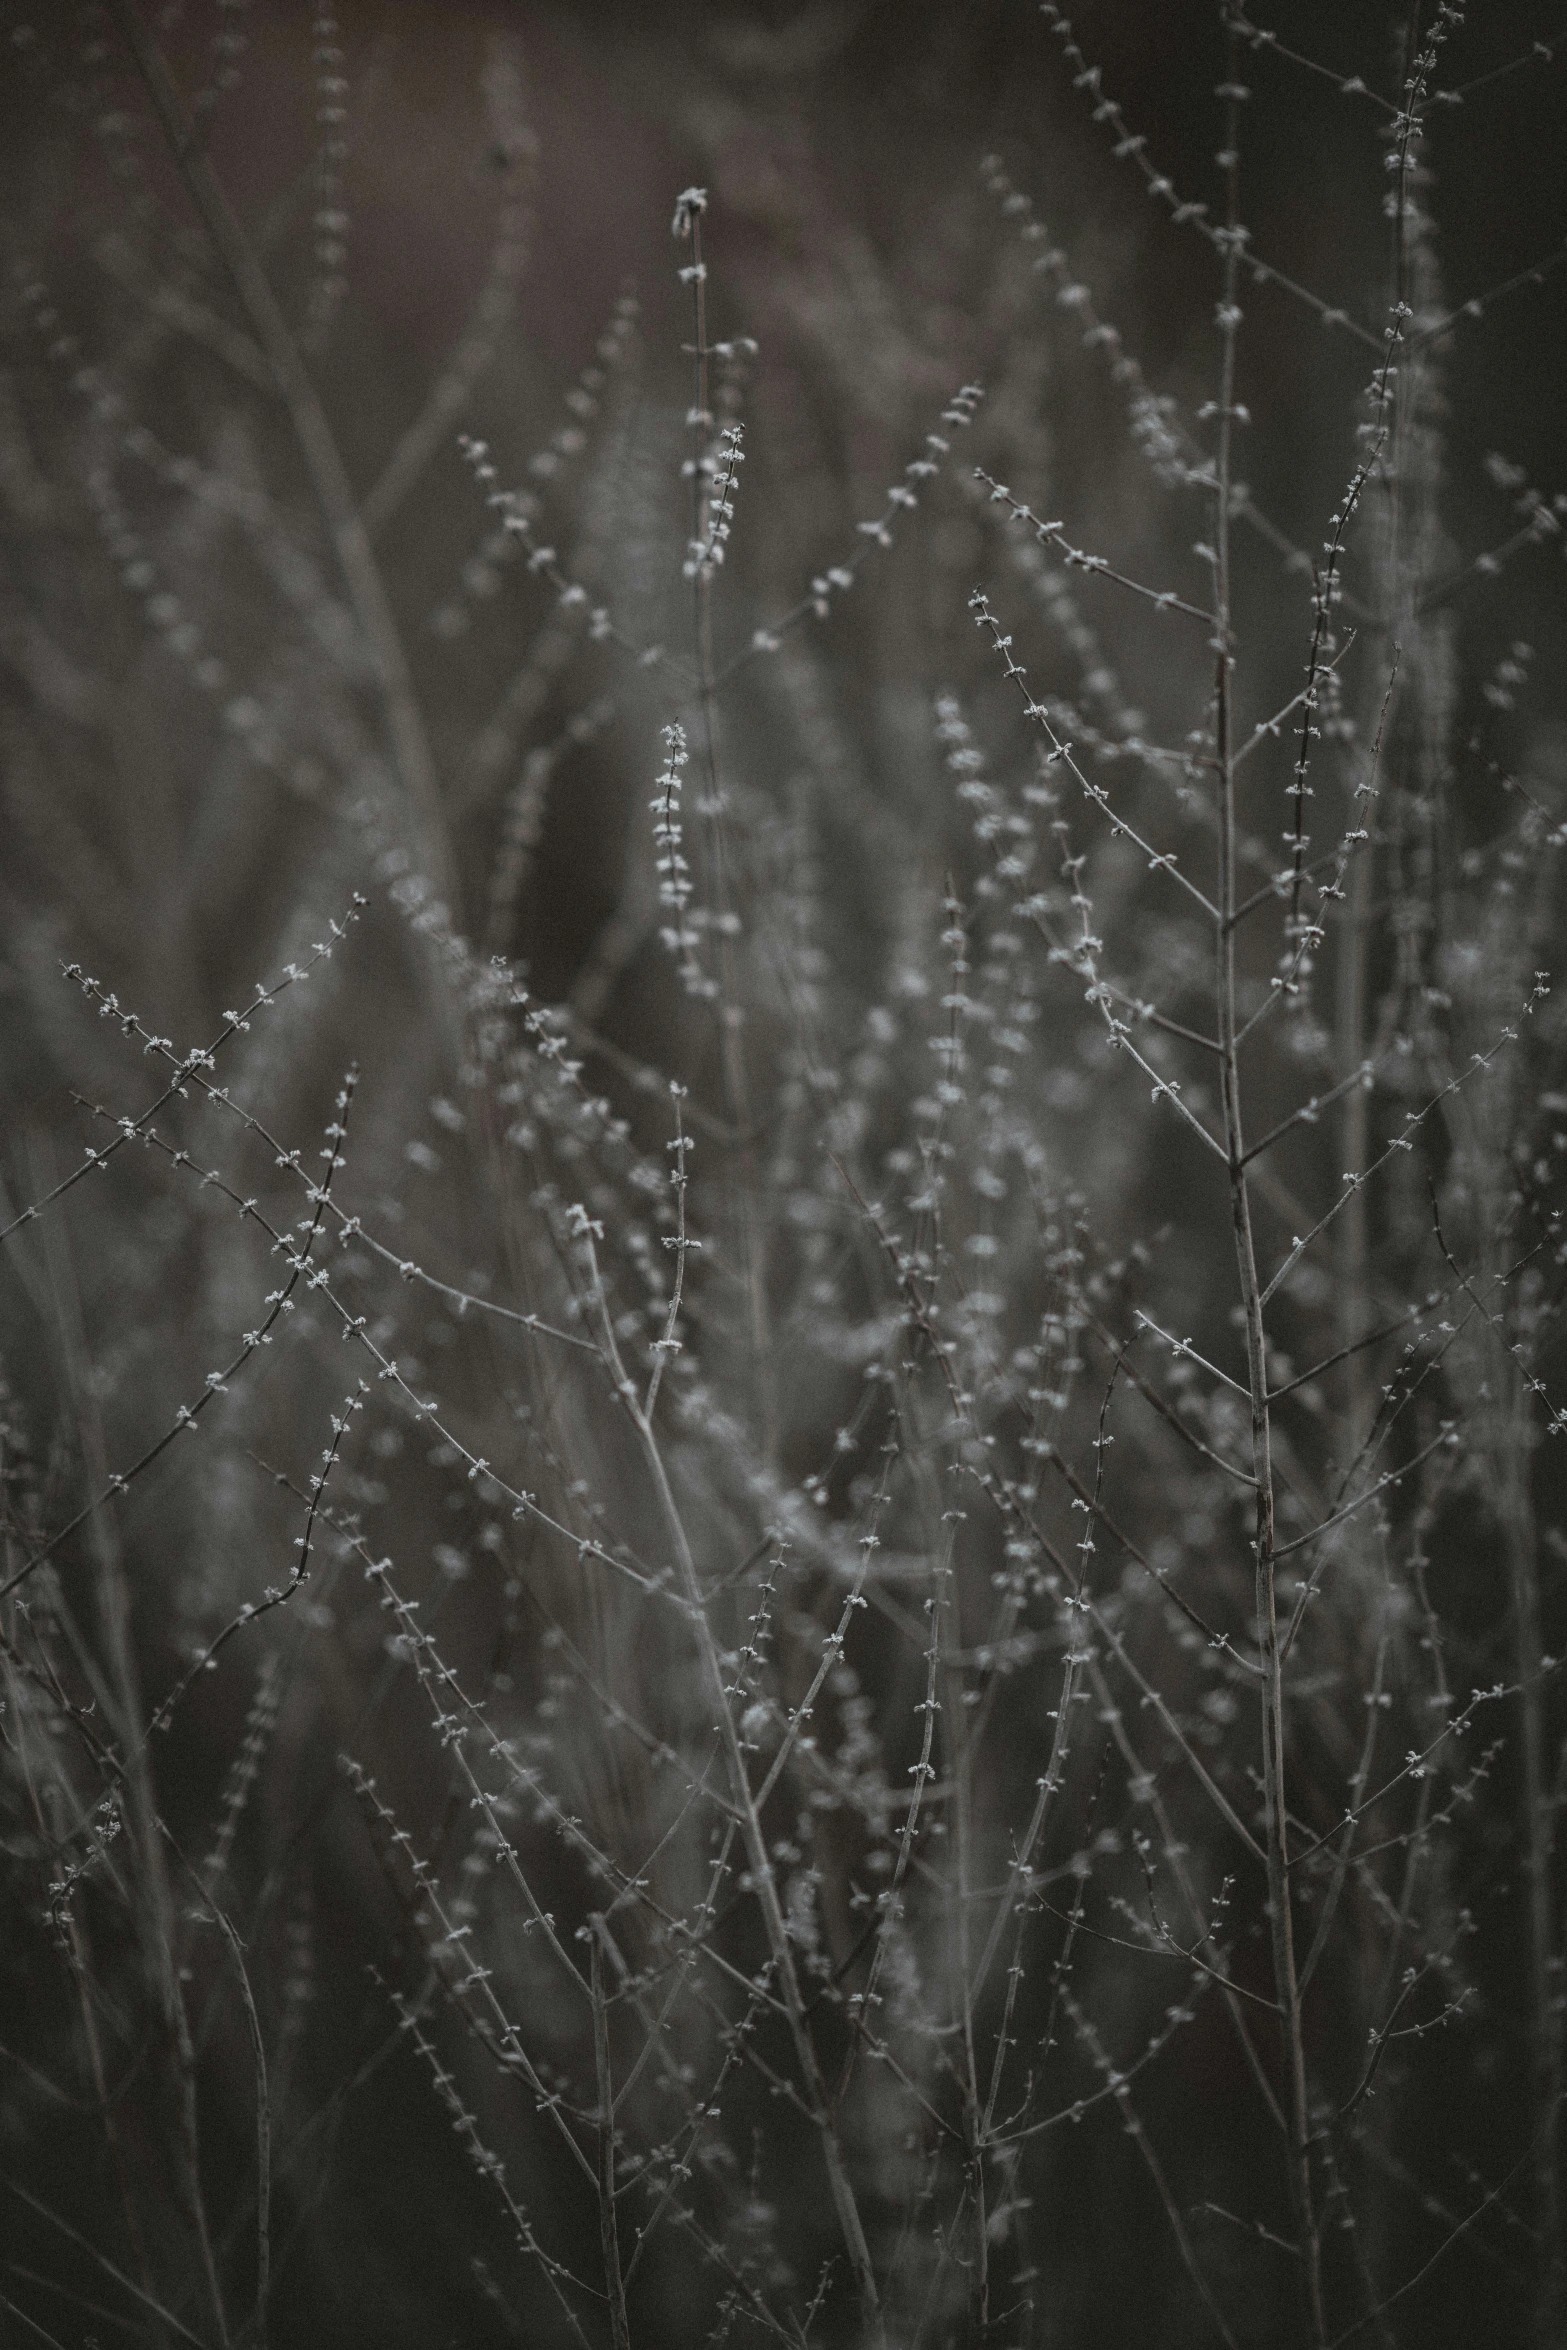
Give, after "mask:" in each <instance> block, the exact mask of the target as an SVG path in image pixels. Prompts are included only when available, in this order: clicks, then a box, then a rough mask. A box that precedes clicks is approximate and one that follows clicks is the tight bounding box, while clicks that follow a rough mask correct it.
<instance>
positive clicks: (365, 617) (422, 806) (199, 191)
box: [107, 0, 458, 918]
mask: <svg viewBox="0 0 1567 2350" xmlns="http://www.w3.org/2000/svg"><path fill="white" fill-rule="evenodd" d="M107 4H108V8H109V12H110V14H111V15H112V16H113V18H114V21H115V23H116V24H117V25H118V26H119V29H120V33H121V36H122V38H123V39H124V42H125V45H126V47H127V48H128V49H129V50H130V53H131V55H132V57H133V58H134V59H135V62H136V70H137V71H138V73H139V74H140V75H141V78H142V80H143V82H144V83H145V84H146V87H147V94H148V96H149V97H150V98H151V100H152V105H153V111H154V112H155V113H156V115H157V117H158V120H159V122H160V124H161V125H162V128H163V133H164V136H165V138H166V139H167V141H168V144H169V149H170V152H171V153H172V155H173V157H174V160H175V163H176V164H177V165H178V167H179V171H180V176H181V177H182V179H183V180H184V182H185V185H186V187H187V188H188V189H189V191H190V195H191V199H192V201H193V203H194V204H195V207H196V210H197V211H198V213H199V214H200V215H201V220H202V224H203V226H204V227H205V229H206V231H207V234H208V235H209V236H210V237H211V239H212V242H213V245H214V246H215V247H216V249H217V253H218V258H219V259H220V260H221V262H222V263H223V266H224V268H225V269H226V270H227V271H228V274H229V277H230V278H231V280H232V281H233V285H234V290H235V292H236V293H237V294H238V296H239V298H240V301H241V303H242V304H243V305H244V309H245V312H246V315H247V316H248V317H249V320H250V323H251V326H252V328H253V329H254V332H255V336H256V340H257V341H258V342H259V343H260V345H261V349H262V353H263V356H264V357H265V359H266V362H267V365H268V367H269V368H270V369H271V371H272V379H273V382H274V383H275V384H276V386H277V390H278V396H279V397H280V399H281V400H282V402H283V405H284V407H285V409H286V410H287V412H288V420H289V423H290V424H291V425H292V427H293V431H294V438H295V439H296V441H297V442H298V444H299V452H300V455H301V457H302V458H303V459H304V463H305V471H306V473H307V474H308V476H309V479H310V487H311V489H312V491H313V492H314V495H315V500H316V504H317V506H318V507H319V508H320V511H321V518H322V520H323V522H324V523H325V524H326V530H327V536H328V538H329V539H330V540H331V542H332V551H333V553H334V554H335V556H336V557H337V565H338V569H339V571H340V572H341V574H342V578H343V584H344V586H345V588H346V589H347V591H348V600H349V604H350V606H351V607H352V610H353V614H354V618H355V620H356V621H357V622H358V624H359V632H360V635H361V636H362V638H363V639H364V645H365V650H366V652H367V653H368V655H369V658H370V663H371V667H372V669H373V670H374V673H375V680H376V685H377V688H378V690H379V693H380V698H381V707H382V713H383V717H384V720H385V725H386V732H387V737H388V741H389V744H390V748H391V753H392V763H393V766H394V767H395V769H396V771H397V776H398V780H399V782H400V783H401V785H402V791H403V800H404V820H405V823H406V825H407V829H408V838H409V845H410V848H411V849H412V851H413V854H414V857H415V859H416V861H417V864H418V867H419V870H420V871H421V873H422V874H423V875H424V878H425V879H426V881H427V882H428V883H429V885H430V888H431V889H432V891H433V892H434V894H435V895H436V897H438V898H440V899H441V900H443V901H444V903H445V904H446V905H447V906H449V907H450V908H451V910H452V913H453V916H454V918H455V917H456V915H457V911H458V909H457V905H456V900H455V896H454V891H455V888H456V876H455V871H454V868H453V865H452V859H451V852H450V847H449V845H448V841H447V834H446V824H445V820H444V817H443V815H442V812H441V804H440V788H439V785H438V783H437V780H436V774H435V764H434V761H433V760H432V758H431V756H430V746H429V742H428V740H427V739H426V736H425V731H424V720H423V718H422V716H421V715H420V711H419V705H418V702H417V700H416V698H415V695H414V689H413V681H412V678H411V677H410V675H409V671H408V660H407V655H406V654H405V653H404V651H403V644H402V638H401V637H400V635H399V633H398V628H397V622H396V619H395V617H394V616H393V612H392V606H391V601H390V599H389V598H388V596H387V592H386V583H385V581H384V580H383V579H382V577H381V571H380V567H379V565H378V564H377V562H376V559H375V554H374V551H373V549H372V547H371V544H370V534H369V532H368V531H367V530H366V528H365V525H364V522H363V519H362V518H361V515H360V512H359V502H358V500H357V498H356V497H355V495H354V490H353V485H352V483H351V482H350V481H349V478H348V474H347V472H346V470H345V469H344V465H343V460H342V457H341V455H340V454H339V451H338V446H337V442H336V440H335V439H334V437H333V434H332V428H331V426H330V424H329V423H328V422H327V418H326V412H325V410H324V409H323V407H322V405H321V402H320V400H319V398H318V397H317V394H316V388H315V386H314V384H313V383H312V382H311V380H310V376H309V373H308V371H307V369H306V367H305V363H304V361H303V359H302V358H301V357H300V353H299V346H298V344H297V343H296V342H295V340H294V337H293V335H292V334H291V333H290V332H289V327H288V322H287V320H286V319H285V318H284V316H283V312H282V309H281V308H280V306H279V303H278V299H277V296H276V295H275V294H274V293H273V291H272V288H271V285H270V284H269V283H268V280H267V275H266V272H265V270H264V269H263V268H262V266H261V263H260V261H259V259H258V258H257V255H256V251H255V247H254V246H253V245H252V243H251V241H250V239H249V238H248V237H247V235H246V234H245V231H244V228H243V226H242V225H241V222H240V219H239V216H238V214H237V213H236V212H235V210H234V207H233V206H232V204H231V203H230V202H229V200H228V196H227V193H226V191H225V189H224V187H223V183H222V181H221V180H220V179H219V178H218V175H217V173H216V172H215V171H214V170H213V168H212V165H211V163H210V162H209V161H208V160H207V157H206V155H205V154H204V152H203V151H202V147H201V144H200V141H199V140H198V138H197V136H196V133H195V131H194V130H193V129H192V127H191V124H190V121H189V119H188V118H187V116H186V113H185V109H184V107H183V106H182V105H181V103H180V97H179V92H178V90H177V89H176V88H175V85H174V78H173V76H172V75H171V73H170V72H169V69H168V65H167V63H166V62H165V60H164V56H163V52H162V51H161V50H160V49H159V47H158V45H157V42H156V41H155V40H154V39H153V37H152V35H151V34H150V33H149V32H148V30H147V28H146V26H145V25H144V24H143V22H142V19H141V16H140V13H139V11H138V9H137V7H136V0H107Z"/></svg>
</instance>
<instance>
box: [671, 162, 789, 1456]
mask: <svg viewBox="0 0 1567 2350" xmlns="http://www.w3.org/2000/svg"><path fill="white" fill-rule="evenodd" d="M699 199H700V200H699ZM705 204H706V197H705V194H704V193H703V191H702V190H700V189H695V188H693V189H690V190H688V191H687V195H686V196H683V197H682V198H681V202H680V209H679V210H678V211H677V213H676V216H675V218H676V226H677V233H678V234H683V235H685V236H686V237H687V238H688V239H689V241H690V246H691V260H690V263H689V275H690V282H691V294H692V317H693V325H694V331H695V336H696V340H695V344H694V346H693V358H694V363H695V398H694V400H693V403H692V409H691V431H692V450H693V454H692V458H691V548H692V583H691V585H692V597H693V634H694V637H695V654H696V673H697V699H698V705H699V707H700V710H701V714H702V724H701V728H700V736H701V746H702V765H703V770H704V792H703V797H704V799H705V801H706V806H707V826H708V839H709V842H710V844H711V852H712V866H713V870H712V887H713V897H714V904H715V910H716V912H717V915H718V946H717V953H718V972H719V999H718V1042H719V1060H720V1066H721V1068H722V1071H723V1084H724V1106H725V1110H726V1113H727V1115H728V1119H729V1123H730V1125H731V1126H732V1127H733V1128H734V1130H735V1132H736V1133H737V1134H738V1135H739V1137H740V1145H739V1155H740V1166H741V1174H742V1181H741V1184H740V1186H739V1206H738V1218H739V1227H740V1231H739V1240H740V1255H741V1263H742V1266H743V1269H744V1281H745V1289H746V1297H747V1302H748V1305H749V1310H750V1321H751V1361H752V1365H753V1368H754V1371H755V1376H756V1381H757V1403H758V1406H759V1409H760V1416H761V1426H762V1458H763V1460H764V1461H765V1462H766V1463H767V1464H768V1466H769V1467H772V1466H774V1465H775V1464H776V1462H777V1458H778V1398H777V1386H776V1381H775V1378H774V1373H773V1343H772V1329H771V1311H770V1308H769V1304H768V1296H767V1252H766V1244H765V1235H764V1234H763V1233H762V1232H760V1231H759V1230H758V1228H757V1222H756V1217H755V1215H754V1212H753V1208H752V1202H753V1201H754V1200H756V1199H757V1198H758V1197H759V1196H760V1189H759V1183H758V1171H757V1164H756V1144H755V1140H754V1120H753V1116H752V1109H751V1083H750V1074H749V1071H748V1070H747V1068H746V1059H745V1045H744V1029H745V1007H744V1005H743V1004H742V1003H741V1001H740V994H739V988H738V985H737V980H738V973H737V971H736V967H735V966H736V957H735V945H734V938H733V935H732V929H731V925H730V923H729V920H728V914H729V886H728V876H727V864H726V858H725V853H724V820H723V790H722V784H721V781H720V777H719V769H718V670H717V665H716V663H715V661H714V657H713V570H714V563H713V561H712V560H711V559H709V558H710V556H711V555H712V554H715V553H716V554H717V555H718V556H720V557H721V555H722V551H723V547H722V539H721V538H720V537H719V535H718V527H716V526H715V525H717V526H721V525H722V523H723V520H724V518H723V517H722V516H719V517H716V518H715V516H714V514H713V511H712V489H713V479H714V474H713V466H714V462H715V461H714V458H713V455H712V430H713V421H714V419H713V414H712V410H711V408H710V406H709V401H710V398H711V386H710V380H709V379H710V365H709V363H710V361H711V359H712V346H711V345H710V344H709V342H708V339H707V264H706V263H705V262H704V260H703V259H702V213H703V210H704V207H705ZM682 223H683V227H682V225H681V224H682ZM724 535H725V536H727V532H725V534H724ZM704 551H705V552H704Z"/></svg>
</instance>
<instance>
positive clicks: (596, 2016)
mask: <svg viewBox="0 0 1567 2350" xmlns="http://www.w3.org/2000/svg"><path fill="white" fill-rule="evenodd" d="M588 1957H589V1966H590V1979H591V1986H592V1992H593V2070H594V2075H595V2077H596V2079H597V2082H598V2176H599V2245H600V2249H601V2250H602V2253H603V2256H604V2290H605V2292H606V2293H607V2295H608V2296H609V2325H610V2333H611V2335H612V2337H613V2339H614V2344H615V2350H631V2322H630V2319H629V2318H628V2317H627V2314H626V2279H625V2273H624V2271H623V2270H622V2268H621V2265H620V2231H619V2228H618V2227H617V2225H616V2222H615V2088H614V2080H613V2076H612V2075H611V2072H610V2063H609V2010H608V2007H607V2005H606V2003H605V1999H604V1954H603V1952H602V1951H601V1950H600V1948H599V1934H598V1932H597V1931H595V1933H594V1934H593V1938H592V1940H591V1942H590V1943H589V1945H588Z"/></svg>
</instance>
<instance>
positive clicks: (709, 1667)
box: [586, 1239, 880, 2337]
mask: <svg viewBox="0 0 1567 2350" xmlns="http://www.w3.org/2000/svg"><path fill="white" fill-rule="evenodd" d="M586 1246H587V1249H588V1252H589V1262H590V1264H591V1268H592V1284H593V1296H594V1301H595V1303H596V1304H597V1306H598V1309H599V1314H600V1319H601V1323H602V1332H603V1339H604V1349H605V1356H606V1360H607V1362H608V1364H609V1368H610V1372H611V1375H612V1377H613V1379H614V1382H615V1389H616V1392H617V1394H618V1395H619V1397H620V1400H621V1402H622V1404H623V1405H624V1407H625V1410H626V1413H627V1416H628V1418H629V1419H630V1421H631V1424H632V1427H633V1428H634V1429H635V1430H636V1434H637V1440H638V1443H639V1444H640V1446H641V1449H642V1456H643V1459H644V1460H645V1462H646V1464H647V1469H648V1475H649V1477H650V1478H651V1480H652V1483H653V1490H654V1493H655V1494H656V1496H657V1498H658V1505H659V1510H660V1513H661V1515H662V1517H663V1520H664V1524H665V1526H666V1528H667V1530H668V1533H669V1538H670V1543H671V1546H672V1548H673V1550H674V1554H675V1571H676V1576H677V1579H678V1582H679V1586H680V1594H681V1598H682V1599H683V1601H684V1602H685V1613H686V1619H687V1621H688V1623H689V1624H690V1626H691V1631H692V1636H693V1638H694V1639H695V1641H696V1647H697V1656H698V1659H699V1661H700V1665H701V1670H702V1678H703V1682H704V1684H705V1686H706V1691H707V1698H708V1704H709V1707H710V1709H711V1713H712V1719H713V1725H714V1727H715V1728H716V1730H717V1732H718V1736H719V1741H720V1744H721V1745H722V1748H723V1754H724V1766H725V1771H726V1774H727V1776H728V1780H729V1791H730V1800H731V1802H732V1803H733V1805H734V1808H735V1811H736V1813H737V1814H738V1816H739V1824H740V1833H741V1837H742V1840H743V1842H744V1845H745V1854H746V1860H747V1862H748V1864H749V1867H750V1873H751V1891H752V1892H753V1893H754V1895H755V1897H756V1901H757V1904H758V1906H759V1908H760V1909H761V1913H762V1923H763V1927H764V1929H765V1931H766V1935H767V1945H768V1949H769V1951H770V1953H771V1955H772V1962H773V1971H774V1974H775V1975H776V1977H777V1981H778V1989H779V1994H780V1996H781V1998H782V2001H783V2006H784V2011H785V2014H786V2015H787V2017H788V2020H789V2030H790V2036H791V2038H792V2039H793V2041H794V2050H795V2056H796V2059H797V2061H798V2063H799V2067H800V2071H801V2073H802V2075H803V2077H804V2080H805V2088H806V2098H807V2102H808V2104H809V2106H810V2109H811V2112H812V2114H813V2116H814V2118H815V2121H816V2126H817V2129H818V2131H819V2132H820V2134H821V2142H822V2157H823V2160H824V2162H825V2163H826V2166H827V2179H828V2186H829V2188H830V2191H831V2194H832V2200H833V2209H834V2211H835V2212H836V2214H837V2217H838V2225H839V2229H840V2231H841V2233H842V2236H843V2241H844V2246H845V2249H846V2250H847V2252H848V2255H849V2259H850V2262H851V2264H852V2266H853V2269H854V2275H855V2281H856V2284H857V2286H858V2288H859V2294H860V2300H861V2303H862V2305H863V2307H864V2309H865V2313H866V2316H867V2318H868V2319H869V2320H870V2321H871V2322H872V2324H873V2325H874V2327H875V2328H876V2332H877V2335H878V2337H879V2334H880V2296H879V2294H878V2291H877V2286H876V2272H875V2269H874V2266H873V2265H872V2261H871V2255H870V2246H869V2244H868V2243H867V2242H866V2238H865V2228H864V2223H863V2221H862V2220H861V2218H860V2212H859V2206H858V2204H857V2202H856V2201H855V2195H854V2188H853V2185H852V2183H851V2181H850V2179H849V2174H848V2170H847V2167H846V2166H845V2163H844V2159H843V2149H842V2146H841V2145H840V2144H839V2141H838V2133H837V2128H836V2125H835V2123H834V2120H833V2112H832V2100H831V2098H830V2096H829V2094H828V2089H827V2081H826V2077H825V2075H824V2074H823V2072H822V2067H821V2059H820V2058H819V2057H818V2055H817V2053H816V2043H815V2041H814V2040H813V2039H812V2037H811V2029H810V2023H809V2020H808V2016H807V2008H806V2000H805V1995H804V1992H803V1991H802V1989H801V1986H800V1978H799V1972H798V1969H797V1968H796V1966H795V1962H794V1950H793V1946H792V1944H791V1943H790V1940H789V1932H788V1928H787V1926H786V1925H785V1923H784V1914H783V1907H782V1904H781V1903H780V1901H779V1899H778V1884H777V1879H776V1877H775V1876H774V1873H773V1863H772V1857H771V1855H770V1854H769V1852H768V1849H767V1838H766V1836H765V1834H764V1833H763V1829H762V1817H761V1812H760V1809H759V1807H758V1804H757V1800H756V1796H755V1793H754V1792H753V1790H752V1787H751V1780H750V1774H749V1772H748V1771H747V1769H746V1763H745V1749H744V1748H743V1746H742V1745H741V1743H740V1732H739V1729H738V1727H737V1725H736V1722H735V1718H734V1710H733V1708H732V1707H731V1705H730V1702H729V1692H728V1690H727V1688H726V1686H725V1682H724V1668H723V1664H722V1662H721V1660H720V1657H719V1653H718V1643H717V1641H716V1640H715V1639H714V1637H713V1627H712V1624H711V1622H710V1621H709V1619H708V1613H707V1602H706V1598H705V1596H704V1594H703V1590H702V1584H701V1579H700V1577H699V1576H698V1574H697V1568H696V1559H695V1557H694V1556H693V1554H692V1550H691V1541H690V1537H689V1535H688V1534H687V1532H686V1528H685V1521H684V1519H683V1518H682V1517H681V1514H680V1505H679V1503H678V1502H677V1501H676V1499H675V1493H674V1488H673V1486H672V1485H671V1484H670V1482H669V1472H668V1470H667V1468H666V1467H665V1465H664V1456H663V1452H662V1450H661V1448H660V1445H659V1441H658V1436H657V1433H656V1432H655V1430H654V1428H653V1424H652V1422H651V1421H650V1420H649V1419H648V1416H647V1413H646V1412H645V1410H644V1409H643V1406H642V1400H641V1398H640V1396H639V1395H638V1393H637V1390H636V1385H635V1382H634V1381H633V1380H632V1378H631V1376H630V1373H629V1372H628V1371H627V1369H626V1366H625V1363H624V1361H623V1360H622V1358H621V1353H620V1348H619V1345H618V1342H617V1340H616V1337H615V1331H614V1325H613V1323H612V1321H611V1319H610V1315H609V1311H608V1301H607V1299H606V1297H605V1294H604V1287H603V1281H602V1278H601V1276H600V1272H599V1267H598V1259H597V1256H596V1254H595V1253H594V1252H593V1244H592V1241H591V1239H590V1240H588V1241H587V1242H586Z"/></svg>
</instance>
